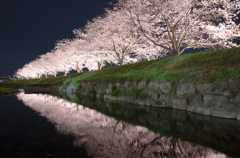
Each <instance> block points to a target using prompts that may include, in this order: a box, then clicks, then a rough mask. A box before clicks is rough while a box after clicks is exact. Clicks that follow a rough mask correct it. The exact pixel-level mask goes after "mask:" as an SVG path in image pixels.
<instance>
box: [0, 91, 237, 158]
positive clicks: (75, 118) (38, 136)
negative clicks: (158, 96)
mask: <svg viewBox="0 0 240 158" xmlns="http://www.w3.org/2000/svg"><path fill="white" fill-rule="evenodd" d="M68 100H71V102H70V101H68ZM0 108H1V110H0V157H1V158H9V157H51V158H52V157H54V158H55V157H79V158H84V157H93V158H95V157H96V158H112V157H114V158H125V157H126V158H127V157H129V158H134V157H136V158H138V157H139V158H140V157H142V158H149V157H156V158H158V157H159V158H161V157H182V158H185V157H194V158H197V157H198V158H205V157H206V158H227V157H240V150H239V149H240V122H239V121H236V120H227V119H220V118H213V117H207V116H202V115H198V114H194V113H187V112H185V111H179V110H171V109H159V108H154V107H143V106H134V105H126V104H122V103H112V102H103V101H102V102H101V101H96V100H91V99H86V98H84V99H83V98H78V97H75V98H65V99H63V98H60V97H57V96H52V95H48V94H25V93H23V92H21V93H18V94H16V95H13V96H4V97H0Z"/></svg>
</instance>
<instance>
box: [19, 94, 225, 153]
mask: <svg viewBox="0 0 240 158" xmlns="http://www.w3.org/2000/svg"><path fill="white" fill-rule="evenodd" d="M17 97H18V99H19V100H22V101H23V102H24V104H25V105H26V106H29V107H30V108H31V109H33V110H35V111H36V112H38V113H39V114H40V115H41V116H43V117H46V118H47V119H48V120H49V121H50V122H51V123H53V124H55V127H56V129H57V131H58V132H60V133H62V134H65V135H70V134H71V135H73V136H74V137H75V141H74V142H73V144H74V145H75V146H84V147H85V148H86V150H87V152H88V154H89V156H93V157H105V158H107V157H109V158H110V157H116V158H117V157H119V158H124V157H146V158H147V157H211V158H214V157H216V158H225V157H227V156H226V155H224V154H221V153H218V152H216V151H214V150H212V149H210V148H206V147H203V146H200V145H195V144H192V143H189V142H186V141H182V140H180V139H177V138H174V137H164V136H162V135H160V134H156V133H154V132H152V131H150V130H148V129H147V128H145V127H141V126H134V125H131V124H129V123H126V122H124V121H121V120H116V119H114V118H111V117H108V116H106V115H104V114H101V113H99V112H97V111H95V110H92V109H90V108H87V107H84V106H82V105H79V104H76V103H71V102H68V101H66V100H64V99H60V98H57V97H54V96H50V95H42V94H24V93H20V94H17Z"/></svg>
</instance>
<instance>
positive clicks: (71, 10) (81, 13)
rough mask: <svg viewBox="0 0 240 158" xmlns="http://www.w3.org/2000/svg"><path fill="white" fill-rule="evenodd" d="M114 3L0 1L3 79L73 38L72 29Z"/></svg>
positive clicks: (100, 0)
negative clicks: (59, 41) (60, 41)
mask: <svg viewBox="0 0 240 158" xmlns="http://www.w3.org/2000/svg"><path fill="white" fill-rule="evenodd" d="M111 1H112V0H0V43H1V44H0V55H1V57H0V76H7V75H13V74H14V72H15V71H16V70H17V69H18V68H22V67H23V65H24V64H26V63H29V62H30V61H31V60H34V59H35V58H36V57H38V55H40V54H45V53H46V52H48V51H50V50H52V49H53V48H54V44H55V42H56V41H57V40H61V39H65V38H73V37H74V36H73V33H72V30H73V29H76V28H82V27H84V25H85V24H86V22H87V21H88V20H91V19H92V18H94V17H96V16H98V15H101V14H103V13H104V8H107V7H110V5H109V4H108V3H109V2H111Z"/></svg>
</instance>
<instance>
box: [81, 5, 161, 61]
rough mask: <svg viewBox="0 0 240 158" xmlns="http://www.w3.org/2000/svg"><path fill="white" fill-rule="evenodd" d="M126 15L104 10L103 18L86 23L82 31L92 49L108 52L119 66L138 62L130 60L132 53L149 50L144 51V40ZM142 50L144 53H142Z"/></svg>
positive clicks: (121, 10)
mask: <svg viewBox="0 0 240 158" xmlns="http://www.w3.org/2000/svg"><path fill="white" fill-rule="evenodd" d="M128 14H129V13H128V12H126V10H123V9H118V8H115V9H113V10H106V14H105V15H104V16H101V17H97V18H94V19H93V20H92V21H91V22H88V24H87V25H86V28H85V30H84V31H85V32H86V34H87V38H88V39H89V41H91V43H92V45H93V48H96V50H104V51H105V52H106V51H108V52H109V53H111V54H112V56H113V57H114V58H115V61H117V63H118V64H120V65H123V64H125V63H131V62H136V61H137V60H138V58H130V54H131V53H132V52H137V53H143V52H146V51H147V50H149V49H146V45H147V42H146V40H144V39H142V38H141V36H140V34H139V31H138V30H137V29H136V27H135V26H134V25H133V23H131V21H130V18H129V15H128ZM140 45H145V47H141V46H140ZM148 46H149V45H148ZM155 48H156V47H155ZM143 49H144V50H145V51H142V50H143ZM149 52H150V51H149ZM152 53H158V50H156V49H155V51H153V52H152ZM145 55H146V54H145Z"/></svg>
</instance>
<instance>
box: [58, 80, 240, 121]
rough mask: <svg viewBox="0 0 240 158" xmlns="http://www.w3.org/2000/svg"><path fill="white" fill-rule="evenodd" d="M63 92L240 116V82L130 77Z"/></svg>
mask: <svg viewBox="0 0 240 158" xmlns="http://www.w3.org/2000/svg"><path fill="white" fill-rule="evenodd" d="M64 87H65V88H61V91H62V92H63V93H76V94H77V95H80V96H83V97H90V98H94V99H103V100H104V101H110V102H112V101H114V102H124V103H128V104H137V105H146V106H154V107H160V108H172V109H179V110H186V111H189V112H194V113H198V114H203V115H208V116H214V117H220V118H227V119H237V120H240V88H239V87H240V82H239V81H235V82H233V81H232V82H213V83H178V84H175V83H174V82H164V83H158V82H156V81H149V82H148V81H126V82H122V83H120V82H117V83H108V84H104V83H98V82H82V83H79V84H67V85H65V86H64Z"/></svg>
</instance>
